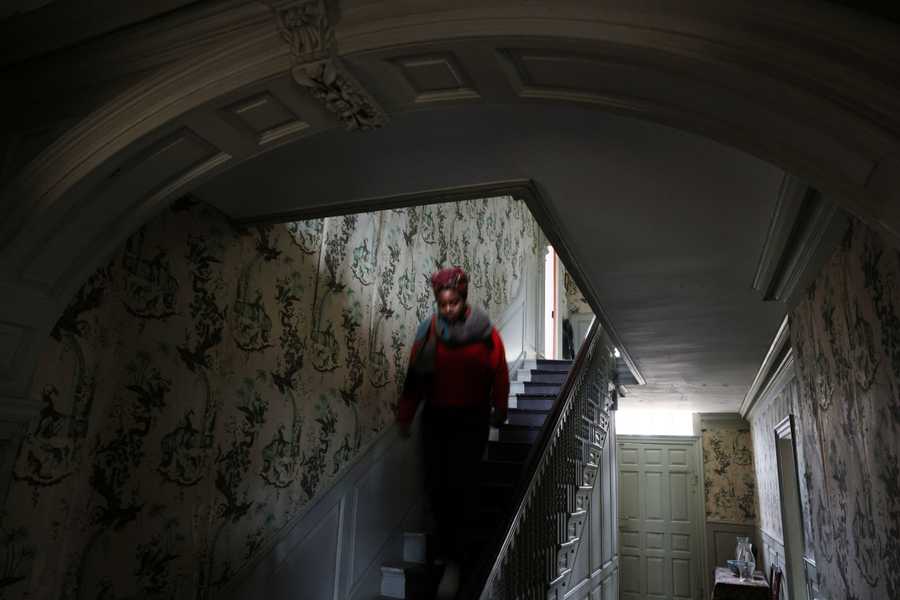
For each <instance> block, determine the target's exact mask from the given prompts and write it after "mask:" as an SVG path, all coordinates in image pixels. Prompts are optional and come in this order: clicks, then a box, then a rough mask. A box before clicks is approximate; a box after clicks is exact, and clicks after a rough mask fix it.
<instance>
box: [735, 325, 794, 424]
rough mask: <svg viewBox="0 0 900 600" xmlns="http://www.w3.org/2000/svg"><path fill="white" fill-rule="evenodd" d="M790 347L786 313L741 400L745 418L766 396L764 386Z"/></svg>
mask: <svg viewBox="0 0 900 600" xmlns="http://www.w3.org/2000/svg"><path fill="white" fill-rule="evenodd" d="M790 347H791V329H790V316H789V315H785V317H784V319H782V321H781V325H780V326H779V327H778V332H777V333H776V334H775V337H774V338H773V339H772V343H771V345H770V346H769V350H768V351H767V352H766V356H765V358H763V361H762V364H761V365H760V366H759V370H757V372H756V376H755V377H754V378H753V382H752V383H751V384H750V388H749V389H748V390H747V394H746V395H745V396H744V400H743V401H742V402H741V407H740V409H739V411H738V412H739V413H740V415H741V416H742V417H744V418H745V419H746V418H747V415H748V414H749V413H750V411H752V410H753V407H754V406H755V405H756V403H757V401H758V400H759V399H760V398H762V397H764V395H765V394H764V391H765V390H764V388H765V386H766V384H767V383H768V382H769V381H770V380H771V379H772V377H773V376H774V373H775V372H776V371H777V370H779V369H780V368H781V365H782V363H783V361H784V359H785V356H786V353H787V352H788V351H789V350H790Z"/></svg>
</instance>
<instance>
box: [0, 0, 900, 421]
mask: <svg viewBox="0 0 900 600" xmlns="http://www.w3.org/2000/svg"><path fill="white" fill-rule="evenodd" d="M268 4H269V5H270V6H272V5H277V6H278V7H281V8H286V7H289V6H290V5H291V4H292V3H288V2H282V1H280V0H279V1H274V0H273V1H272V2H269V3H268ZM301 4H302V5H303V6H307V5H309V4H315V5H316V6H318V7H319V8H320V9H321V7H323V6H324V7H325V9H326V10H325V12H324V13H322V14H321V15H320V17H322V18H324V19H325V21H324V23H323V22H322V20H321V19H320V20H316V19H313V20H312V23H314V25H311V24H310V23H311V22H310V21H309V19H307V20H306V21H304V20H303V19H300V21H299V22H298V24H297V26H296V27H295V26H294V25H295V24H294V22H293V21H291V22H290V25H291V27H293V28H290V27H289V28H287V37H288V38H289V39H290V40H292V41H293V45H289V44H288V43H285V39H284V36H285V35H286V34H285V29H284V28H280V27H279V23H280V21H279V20H278V18H277V16H276V18H272V15H269V18H268V19H266V18H263V17H264V16H265V13H266V7H265V5H263V4H260V3H259V2H238V1H234V2H228V3H226V4H224V5H222V7H220V6H218V5H217V6H216V7H215V9H213V8H209V7H205V8H203V7H200V8H197V7H195V9H196V10H201V8H202V9H203V10H206V11H207V13H208V15H207V16H208V18H207V19H206V20H204V21H203V23H202V25H196V26H192V25H191V23H190V22H188V21H189V20H188V19H181V21H185V22H180V21H179V18H178V15H179V14H181V13H179V12H178V11H176V12H175V15H174V16H172V17H171V18H173V19H174V21H172V23H174V24H175V25H174V27H165V28H161V27H160V26H159V22H154V21H153V20H150V21H149V22H147V23H138V24H135V25H134V26H131V27H128V28H125V29H124V30H122V31H115V32H112V33H110V34H108V35H107V36H105V37H101V39H99V40H98V41H96V42H91V43H90V44H88V43H84V44H78V45H74V46H72V47H71V48H67V49H62V50H60V51H57V52H53V53H49V54H48V55H46V56H44V55H39V56H35V57H33V58H31V59H29V61H28V63H27V65H28V66H27V69H26V68H25V66H23V65H25V63H22V64H20V65H12V67H11V68H16V69H19V70H18V71H17V73H20V74H21V75H23V77H25V80H24V81H23V82H22V83H23V85H28V86H29V88H30V89H31V90H32V91H33V93H34V95H41V94H42V93H46V94H50V95H51V96H52V95H53V94H54V93H55V94H58V93H59V91H58V90H59V89H63V88H65V82H69V79H72V78H73V77H75V75H73V74H72V73H70V72H69V70H67V69H66V68H65V65H66V64H69V65H71V64H77V65H78V73H79V74H80V73H85V74H86V75H85V77H86V78H87V81H77V83H78V84H83V85H80V86H75V85H74V84H75V83H76V82H75V81H71V83H72V85H71V86H70V87H71V88H72V89H73V90H74V89H75V88H76V87H79V88H80V89H88V90H91V89H100V88H103V86H104V85H105V86H106V88H104V89H114V90H116V93H115V94H114V95H112V96H109V95H104V94H100V93H97V94H94V95H93V96H92V95H91V94H86V95H83V96H82V100H83V101H84V102H83V103H84V104H85V105H84V106H80V108H79V111H80V112H79V113H78V115H76V117H77V118H75V123H74V124H73V125H71V126H65V127H64V128H63V132H62V133H61V135H59V136H58V137H57V138H56V139H55V140H54V141H53V142H52V143H50V144H49V145H48V146H46V147H45V148H44V149H43V150H42V151H40V153H39V154H37V155H36V156H35V157H34V158H32V159H30V160H28V161H25V162H26V164H25V165H24V167H21V168H17V169H16V170H15V171H12V172H9V173H8V175H9V179H8V180H7V182H6V184H5V186H4V187H3V189H2V190H0V206H2V207H3V208H2V209H0V218H2V225H0V283H2V284H3V286H4V289H6V290H7V292H8V296H7V297H6V298H4V299H3V300H2V302H0V308H2V309H3V310H2V311H0V314H2V315H3V323H4V328H5V329H4V331H3V334H2V335H0V359H2V360H5V361H7V362H8V363H9V366H8V368H4V369H0V370H2V371H3V373H2V375H0V395H2V397H5V398H12V399H15V400H16V402H19V403H22V404H23V405H26V406H27V405H31V407H32V410H31V413H32V414H33V413H35V412H36V411H37V403H36V402H33V401H30V400H28V399H27V398H26V396H27V393H28V386H29V383H30V381H31V376H32V371H33V369H34V364H35V360H36V356H37V353H38V352H39V351H40V348H41V346H42V344H43V343H44V340H45V339H46V336H47V333H48V332H49V330H50V328H51V327H52V324H53V322H54V321H55V320H56V319H57V318H58V316H59V314H60V313H61V311H62V310H63V308H64V306H65V304H66V303H67V301H68V299H69V298H70V297H71V295H72V293H73V292H74V290H75V289H77V287H78V286H79V285H80V284H81V283H82V282H83V281H84V279H85V278H86V277H87V276H88V275H89V274H90V273H92V272H93V271H94V270H95V269H96V268H97V266H98V265H99V264H101V263H102V261H103V260H105V259H106V258H107V257H108V256H109V255H110V253H111V252H112V251H113V250H114V249H115V248H116V247H117V246H118V245H119V244H120V243H122V241H124V239H126V238H127V237H128V235H130V234H131V233H132V232H134V231H135V230H136V229H137V228H138V227H140V226H141V225H143V224H144V223H146V222H147V221H148V220H149V219H150V218H151V217H152V216H153V215H154V214H156V212H158V211H159V210H161V209H162V208H163V207H164V206H165V205H166V204H167V203H168V202H170V201H172V200H173V199H174V198H177V197H179V196H182V195H184V194H185V193H188V192H190V191H191V190H192V189H194V188H195V187H196V186H198V185H199V184H200V183H202V182H204V181H208V180H209V179H211V178H213V177H215V176H216V175H218V174H220V173H222V172H223V171H225V170H226V169H230V168H232V167H234V166H236V165H238V164H240V163H243V162H245V161H248V160H250V159H252V158H255V157H258V156H260V155H261V154H263V153H265V152H268V151H269V150H271V149H273V148H276V147H278V146H280V145H282V144H286V143H290V142H293V141H296V140H300V139H307V138H309V137H311V136H317V135H320V134H322V133H323V132H326V131H332V130H337V131H339V130H340V129H342V128H346V127H347V126H348V125H350V126H351V128H353V127H356V128H364V127H368V126H371V125H376V124H380V123H381V122H384V121H386V120H387V119H388V118H390V117H391V115H395V114H400V113H403V112H407V111H413V110H446V111H447V113H446V114H447V115H448V118H450V117H452V110H453V108H454V107H458V106H461V105H467V104H479V103H481V104H494V105H498V106H509V105H514V104H521V103H548V102H551V103H561V104H576V105H579V106H583V107H590V108H593V109H596V110H599V111H605V112H612V113H616V114H621V115H625V116H630V117H634V118H638V119H643V120H647V121H653V122H656V123H661V124H663V125H666V126H670V127H674V128H677V129H682V130H686V131H690V132H693V133H696V134H699V135H702V136H705V137H709V138H712V139H715V140H718V141H720V142H722V143H725V144H727V145H730V146H734V147H736V148H739V149H741V150H744V151H746V152H748V153H750V154H753V155H755V156H757V157H759V158H762V159H763V160H766V161H769V162H771V163H773V164H776V165H778V166H779V167H782V168H784V169H786V170H787V171H789V172H791V173H792V174H794V175H796V176H797V177H800V178H801V179H802V180H803V181H806V182H808V183H809V185H811V186H814V187H815V188H816V189H817V190H819V191H821V193H822V194H823V195H824V196H825V197H827V198H830V199H834V201H835V202H837V203H838V204H839V205H841V206H842V207H843V208H845V209H846V210H847V211H849V212H851V213H853V214H855V215H856V216H858V217H860V218H861V219H863V220H864V221H866V222H867V223H868V224H870V225H872V226H873V227H876V228H877V229H879V230H880V231H882V232H883V233H885V234H886V235H887V236H888V237H889V239H890V240H891V241H892V242H893V243H894V244H896V245H900V169H898V168H896V167H897V165H898V163H900V158H898V157H900V98H898V96H897V94H896V85H895V82H896V81H897V79H898V66H897V65H900V34H898V29H897V28H896V26H894V25H893V24H890V23H888V22H883V21H879V20H877V19H875V18H872V17H868V16H865V15H863V14H860V13H856V12H854V11H852V10H850V9H847V8H844V7H842V6H839V5H837V4H829V3H819V4H812V3H788V4H778V5H775V4H773V5H771V6H760V5H758V4H757V3H753V2H750V1H749V0H738V1H737V2H734V3H729V4H728V6H724V5H722V4H717V3H711V2H692V3H689V4H687V5H684V6H683V7H682V6H680V7H679V10H678V11H672V10H670V9H668V8H667V7H666V6H662V5H659V4H658V3H653V2H649V1H638V2H634V1H630V0H604V1H603V2H588V1H587V0H580V1H574V0H570V1H564V2H557V3H552V4H551V3H547V2H530V3H521V2H513V1H511V0H485V1H484V2H480V3H466V4H465V5H462V6H448V5H447V3H446V2H439V1H437V0H426V1H424V2H418V3H408V2H402V1H401V0H387V1H385V2H380V3H361V4H358V5H351V4H349V3H344V4H343V5H340V4H334V3H328V4H325V3H323V2H318V1H317V2H313V3H310V2H303V3H301ZM52 6H53V5H51V8H52ZM185 10H187V9H185ZM329 11H331V12H329ZM48 14H52V13H49V12H48ZM184 14H185V15H189V14H190V15H193V14H195V13H189V12H186V13H184ZM197 14H199V13H197ZM204 14H206V13H204ZM237 14H241V15H246V16H247V17H248V18H247V19H246V20H243V21H242V20H240V19H236V18H235V15H237ZM336 14H339V16H340V19H339V20H336V19H334V15H336ZM166 22H167V23H169V21H166ZM285 23H286V24H287V22H285ZM195 27H199V28H200V29H197V28H195ZM323 28H324V29H323ZM198 31H202V32H203V35H196V33H197V32H198ZM189 33H192V35H193V37H195V38H197V39H191V35H188V34H189ZM323 33H324V34H325V37H324V38H322V37H321V35H322V34H323ZM332 33H333V38H334V44H333V45H332V46H324V47H328V48H330V50H329V52H328V53H327V54H326V55H324V56H322V57H320V58H319V59H318V60H319V61H324V62H316V61H311V62H309V63H308V64H307V61H308V59H309V58H310V57H307V56H306V54H305V50H306V48H307V47H308V46H307V45H306V44H307V41H303V42H302V44H303V45H302V46H301V48H300V49H299V54H298V47H297V41H298V40H323V41H324V40H327V39H330V36H331V35H332ZM316 36H320V37H318V38H317V37H316ZM160 40H166V43H167V44H169V45H171V46H172V47H173V50H172V51H171V52H165V53H164V54H165V59H164V60H162V59H161V60H158V61H156V59H154V60H150V59H147V58H146V57H147V56H152V55H153V53H152V52H145V51H146V50H148V49H151V48H158V47H159V45H160V43H161V42H160ZM316 43H318V42H316ZM123 48H127V53H126V55H125V56H124V57H123V59H122V62H123V63H127V65H126V66H122V67H120V66H118V65H115V64H113V65H112V67H114V68H113V69H112V70H114V71H116V73H115V77H117V79H115V82H114V83H115V85H112V87H110V82H108V81H106V82H104V81H102V78H101V77H100V75H99V74H101V73H104V72H107V71H108V70H109V68H110V56H117V55H118V54H117V53H118V52H119V51H120V50H122V49H123ZM123 52H124V51H123ZM142 52H144V54H142ZM61 56H62V57H63V58H61ZM148 60H149V61H150V62H147V61H148ZM60 61H63V62H60ZM66 61H68V62H66ZM298 61H300V62H298ZM113 62H114V61H113ZM309 65H312V66H309ZM329 65H331V67H329ZM548 65H549V68H548ZM298 66H299V67H300V72H298V71H297V69H296V67H298ZM307 66H309V69H312V71H310V70H308V68H307ZM45 67H47V69H49V70H47V71H46V72H52V73H56V74H58V75H59V77H46V76H44V75H42V73H44V72H45V69H44V68H45ZM50 67H52V69H50ZM149 67H152V68H149ZM292 70H293V75H292V74H291V73H292ZM310 73H312V75H310ZM616 73H620V74H621V73H627V74H628V77H627V78H622V77H618V76H613V75H615V74H616ZM304 76H305V77H308V78H309V79H310V80H311V82H312V85H310V81H306V80H305V79H304ZM29 77H32V78H34V81H31V80H29V79H28V78H29ZM317 77H318V79H316V78H317ZM342 78H343V79H342ZM624 81H627V82H628V85H624V84H623V83H622V82H624ZM298 82H299V83H298ZM596 82H603V87H598V85H595V84H596ZM32 84H33V85H32ZM323 84H324V87H323ZM304 86H305V87H304ZM326 88H327V89H326ZM673 91H674V92H673ZM18 101H19V102H20V104H21V106H20V107H19V108H20V109H21V112H22V114H23V118H22V121H23V122H22V123H16V126H17V127H23V128H25V127H34V126H36V125H38V124H39V122H40V121H41V120H42V119H41V118H38V116H35V115H31V116H30V117H29V119H31V120H30V121H29V120H28V119H26V118H25V115H28V114H29V113H28V112H27V110H26V108H28V107H27V106H26V105H25V100H23V99H18ZM323 103H324V104H323ZM379 107H381V108H380V109H379ZM254 111H255V112H254ZM11 114H15V111H14V113H11ZM235 119H238V120H240V119H243V121H244V124H243V125H240V124H235V122H234V121H235ZM389 130H390V126H387V127H384V128H383V130H382V131H383V132H388V131H389ZM460 133H461V134H463V133H465V132H460ZM379 134H380V132H379ZM11 164H17V161H12V163H11ZM299 168H303V166H302V165H300V166H299ZM508 169H509V168H508ZM528 176H529V174H527V173H525V174H523V173H520V172H514V171H513V170H511V169H509V170H507V171H505V172H504V173H503V174H502V175H501V176H499V177H495V178H494V179H511V178H515V177H528ZM4 177H6V175H4ZM460 183H470V182H460ZM411 185H413V186H414V187H415V184H411ZM419 187H427V184H425V185H422V186H419ZM365 196H366V193H365V191H364V190H362V191H361V192H360V196H359V197H365ZM346 200H347V201H351V200H354V199H353V198H347V199H346ZM582 289H583V290H584V291H585V292H586V293H589V289H585V288H582ZM22 298H27V299H33V300H34V302H26V301H22V300H20V299H22ZM598 316H600V315H599V313H598ZM620 350H621V347H620ZM9 357H14V358H9ZM631 366H634V365H633V364H632V365H631ZM5 407H6V403H3V407H0V410H4V411H5V410H6V408H5ZM9 412H10V414H12V412H13V411H9ZM26 412H28V411H26ZM10 418H13V417H10ZM15 418H18V417H15Z"/></svg>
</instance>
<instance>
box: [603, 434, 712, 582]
mask: <svg viewBox="0 0 900 600" xmlns="http://www.w3.org/2000/svg"><path fill="white" fill-rule="evenodd" d="M618 449H619V453H618V454H619V539H620V540H621V547H620V549H619V553H620V560H621V565H622V580H621V588H620V592H621V600H695V599H698V598H700V596H701V594H702V591H701V589H702V586H701V585H700V584H701V582H700V578H699V561H698V560H697V557H699V555H700V527H701V522H700V521H701V519H702V515H701V514H700V513H701V511H700V510H699V508H698V507H699V504H698V502H699V496H698V489H697V487H698V486H697V483H698V471H697V468H698V467H697V446H696V438H693V437H688V438H683V439H681V438H647V437H638V436H621V437H620V438H619V441H618Z"/></svg>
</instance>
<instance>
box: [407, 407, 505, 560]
mask: <svg viewBox="0 0 900 600" xmlns="http://www.w3.org/2000/svg"><path fill="white" fill-rule="evenodd" d="M489 422H490V413H489V412H488V411H487V410H482V409H448V408H434V407H431V406H426V407H425V414H424V415H423V427H422V432H423V435H424V437H425V439H424V446H425V485H426V488H427V492H428V497H429V499H430V501H431V509H432V511H433V513H434V518H435V521H436V523H437V531H436V532H435V533H436V535H437V540H436V541H437V546H438V552H439V553H441V554H444V555H445V556H446V557H447V558H450V559H453V560H456V561H459V562H468V561H469V560H471V559H473V558H475V557H474V556H473V555H472V550H471V544H470V541H469V538H470V535H469V534H470V533H471V532H472V531H473V530H474V529H475V528H476V527H477V521H476V520H477V517H478V513H479V500H480V498H479V486H480V484H481V477H480V476H479V471H480V468H481V457H482V454H483V453H484V449H485V446H486V444H487V440H488V430H489Z"/></svg>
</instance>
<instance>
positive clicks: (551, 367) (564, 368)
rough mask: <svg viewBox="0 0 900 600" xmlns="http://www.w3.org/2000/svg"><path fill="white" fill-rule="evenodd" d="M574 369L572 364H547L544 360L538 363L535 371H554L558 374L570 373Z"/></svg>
mask: <svg viewBox="0 0 900 600" xmlns="http://www.w3.org/2000/svg"><path fill="white" fill-rule="evenodd" d="M571 368H572V363H571V362H547V361H543V360H539V361H537V368H536V369H532V370H534V371H554V372H557V373H568V372H569V370H570V369H571Z"/></svg>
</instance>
